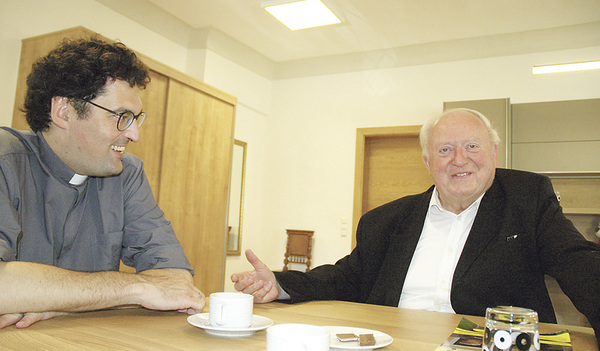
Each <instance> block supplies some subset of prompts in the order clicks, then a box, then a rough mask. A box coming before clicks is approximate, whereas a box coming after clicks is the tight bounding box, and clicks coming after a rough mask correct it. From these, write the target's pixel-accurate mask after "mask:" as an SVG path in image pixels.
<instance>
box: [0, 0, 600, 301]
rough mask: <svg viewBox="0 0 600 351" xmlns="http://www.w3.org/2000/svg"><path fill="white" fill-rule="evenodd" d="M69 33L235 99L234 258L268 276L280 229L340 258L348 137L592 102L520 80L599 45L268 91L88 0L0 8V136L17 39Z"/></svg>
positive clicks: (592, 91)
mask: <svg viewBox="0 0 600 351" xmlns="http://www.w3.org/2000/svg"><path fill="white" fill-rule="evenodd" d="M77 25H83V26H85V27H87V28H89V29H91V30H94V31H97V32H99V33H101V34H103V35H104V36H106V37H109V38H120V39H121V40H122V41H123V42H124V43H125V44H127V45H128V46H130V47H132V48H134V49H135V50H138V51H140V52H142V53H144V54H146V55H148V56H150V57H153V58H155V59H157V60H159V61H161V62H163V63H165V64H167V65H170V66H172V67H174V68H176V69H178V70H181V71H185V72H187V73H188V74H190V75H192V76H194V77H196V78H198V79H201V80H204V81H205V82H207V83H208V84H210V85H213V86H214V87H216V88H218V89H221V90H223V91H225V92H228V93H230V94H232V95H234V96H237V97H238V108H237V116H236V129H235V136H236V138H237V139H240V140H242V141H245V142H247V143H248V149H247V157H248V159H247V165H246V167H247V168H246V193H245V203H244V223H243V241H242V250H245V249H247V248H252V249H253V250H254V251H255V252H256V253H257V254H258V255H259V256H260V257H262V258H263V260H264V261H265V262H266V263H267V264H268V265H269V266H270V267H272V268H274V269H281V267H282V266H283V253H284V251H285V229H309V230H315V239H314V260H313V262H314V264H316V265H318V264H323V263H333V262H335V261H336V260H337V259H338V258H340V257H342V256H343V255H345V254H347V253H348V252H349V251H350V242H351V237H352V233H350V231H348V232H347V233H346V236H345V237H343V236H341V234H342V233H341V232H342V231H341V227H342V221H346V222H347V226H348V227H350V226H351V222H352V200H353V189H354V153H355V138H356V128H362V127H375V126H392V125H414V124H421V123H423V122H424V121H425V120H426V119H428V118H430V117H432V116H434V115H436V114H437V113H439V112H440V111H441V109H442V103H443V101H452V100H470V99H489V98H504V97H509V98H510V99H511V101H512V102H513V103H521V102H535V101H549V100H570V99H586V98H600V71H593V72H580V73H568V74H558V75H552V76H536V77H534V76H532V75H531V67H532V66H533V65H534V64H535V65H538V64H549V63H558V62H578V61H585V60H590V59H597V58H598V57H600V46H597V47H592V48H588V49H578V50H566V51H559V52H546V53H539V54H528V55H520V56H509V57H499V58H491V59H480V60H473V61H459V62H450V63H441V64H431V65H422V66H413V67H403V68H395V69H382V70H371V71H364V72H354V73H345V74H336V75H325V76H316V77H309V78H296V79H288V80H278V81H270V80H268V79H265V78H263V77H261V76H259V75H257V74H255V73H253V72H251V71H249V70H247V69H245V68H243V67H242V66H240V65H237V64H236V63H234V62H232V61H230V60H228V59H225V58H223V57H221V56H219V55H218V54H216V53H214V52H211V51H206V50H190V51H188V50H186V49H185V48H183V47H181V46H179V45H177V44H175V43H173V42H170V41H168V40H167V39H165V38H164V37H162V36H160V35H158V34H156V33H154V32H152V31H150V30H149V29H147V28H146V27H143V26H141V25H139V24H137V23H135V22H133V21H132V20H129V19H128V18H125V17H123V16H121V15H119V14H118V13H116V12H114V11H112V10H109V9H108V8H106V7H104V6H102V5H100V4H98V3H97V2H95V1H92V0H61V1H59V0H53V1H52V2H47V1H42V0H38V1H32V0H29V1H19V2H16V1H11V0H0V49H1V50H2V53H3V54H2V55H0V74H1V76H2V77H3V82H4V84H3V85H2V86H1V87H0V125H10V121H11V118H12V110H13V104H14V91H15V86H16V77H17V69H18V60H19V55H20V40H21V39H22V38H27V37H31V36H35V35H40V34H44V33H47V32H52V31H56V30H61V29H66V28H70V27H74V26H77ZM248 268H249V266H248V264H247V263H246V262H245V260H244V259H243V257H229V258H228V259H227V272H226V276H227V277H228V276H229V275H230V274H231V273H233V272H236V271H240V270H245V269H248ZM226 281H227V278H226ZM231 289H232V288H231V285H230V284H226V286H225V290H231Z"/></svg>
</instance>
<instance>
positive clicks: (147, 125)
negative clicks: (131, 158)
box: [127, 70, 169, 203]
mask: <svg viewBox="0 0 600 351" xmlns="http://www.w3.org/2000/svg"><path fill="white" fill-rule="evenodd" d="M150 77H151V78H152V81H151V82H150V84H148V86H147V87H146V89H143V90H140V99H141V100H142V104H143V110H144V111H145V112H146V119H145V120H144V124H143V125H142V127H141V128H140V140H139V141H138V142H137V143H129V145H127V152H129V153H132V154H134V155H136V156H137V157H139V158H141V159H142V160H143V161H144V170H145V171H146V176H147V177H148V181H149V182H150V187H151V188H152V192H153V193H154V198H155V199H156V201H157V202H159V199H158V194H159V193H160V189H159V186H160V162H161V159H162V148H163V143H164V130H165V106H166V105H167V87H168V83H169V77H167V76H165V75H163V74H160V73H158V72H156V71H152V70H151V71H150ZM159 203H160V202H159Z"/></svg>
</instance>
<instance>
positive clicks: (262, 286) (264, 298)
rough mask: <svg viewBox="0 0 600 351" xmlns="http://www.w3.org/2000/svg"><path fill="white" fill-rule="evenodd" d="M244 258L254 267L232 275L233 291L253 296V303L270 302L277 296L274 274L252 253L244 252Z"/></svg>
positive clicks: (250, 251)
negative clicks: (251, 269)
mask: <svg viewBox="0 0 600 351" xmlns="http://www.w3.org/2000/svg"><path fill="white" fill-rule="evenodd" d="M246 258H247V259H248V262H250V264H251V265H252V266H253V267H254V270H253V271H249V272H241V273H234V274H232V275H231V281H232V282H233V283H234V284H235V285H234V286H235V289H236V290H237V291H241V292H243V293H246V294H250V295H253V296H254V302H256V303H266V302H271V301H273V300H275V299H277V297H278V296H279V288H278V287H277V279H275V274H273V272H272V271H271V270H270V269H269V267H267V266H266V265H265V264H264V263H262V261H261V260H260V259H259V258H258V257H257V256H256V255H255V254H254V252H252V250H246Z"/></svg>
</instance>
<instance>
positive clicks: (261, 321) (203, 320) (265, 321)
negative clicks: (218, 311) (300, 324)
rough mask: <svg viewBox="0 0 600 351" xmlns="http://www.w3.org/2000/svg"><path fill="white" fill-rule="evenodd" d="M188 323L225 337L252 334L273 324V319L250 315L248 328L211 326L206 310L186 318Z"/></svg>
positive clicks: (208, 332)
mask: <svg viewBox="0 0 600 351" xmlns="http://www.w3.org/2000/svg"><path fill="white" fill-rule="evenodd" d="M187 321H188V323H190V324H191V325H193V326H194V327H198V328H202V329H204V331H205V332H206V333H207V334H211V335H216V336H225V337H239V336H248V335H252V334H254V333H255V332H256V331H259V330H263V329H266V328H268V327H270V326H272V325H273V320H272V319H270V318H267V317H263V316H257V315H253V316H252V324H251V325H250V327H248V328H223V327H213V326H212V325H210V321H209V319H208V312H206V313H198V314H194V315H192V316H189V317H188V318H187Z"/></svg>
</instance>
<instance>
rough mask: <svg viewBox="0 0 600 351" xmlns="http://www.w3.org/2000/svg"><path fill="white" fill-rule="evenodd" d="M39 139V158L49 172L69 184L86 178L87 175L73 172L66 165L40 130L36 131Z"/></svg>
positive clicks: (78, 183)
mask: <svg viewBox="0 0 600 351" xmlns="http://www.w3.org/2000/svg"><path fill="white" fill-rule="evenodd" d="M36 135H37V137H38V140H39V149H40V159H41V161H42V163H43V164H44V165H45V166H46V167H48V169H49V170H50V172H51V173H52V174H53V175H54V176H56V177H58V178H60V179H62V180H63V181H64V182H66V183H69V184H71V185H75V186H77V185H81V184H83V183H84V182H85V180H86V179H87V176H85V175H80V174H77V173H75V172H73V170H72V169H71V168H69V166H67V165H66V164H65V163H64V162H63V161H62V160H61V159H60V158H59V157H58V156H57V155H56V154H55V153H54V151H53V150H52V148H51V147H50V145H48V143H47V142H46V139H44V136H43V134H42V133H41V132H37V133H36Z"/></svg>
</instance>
